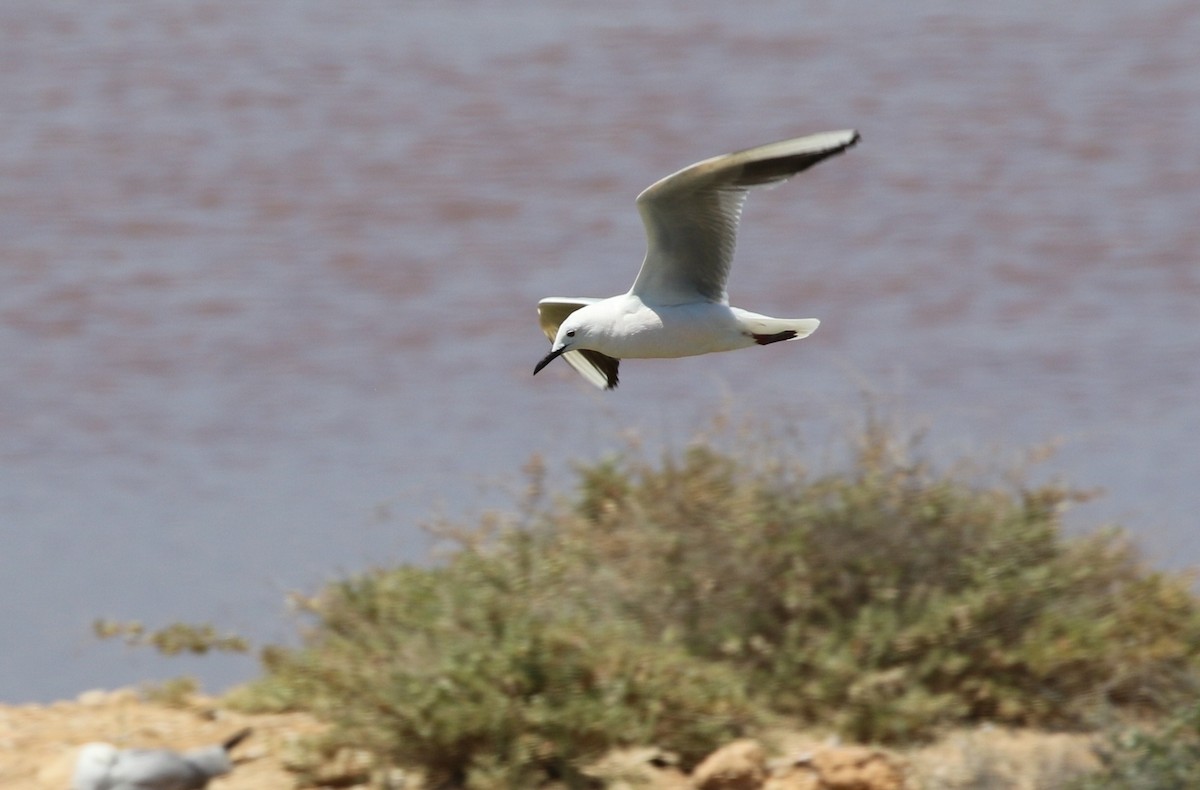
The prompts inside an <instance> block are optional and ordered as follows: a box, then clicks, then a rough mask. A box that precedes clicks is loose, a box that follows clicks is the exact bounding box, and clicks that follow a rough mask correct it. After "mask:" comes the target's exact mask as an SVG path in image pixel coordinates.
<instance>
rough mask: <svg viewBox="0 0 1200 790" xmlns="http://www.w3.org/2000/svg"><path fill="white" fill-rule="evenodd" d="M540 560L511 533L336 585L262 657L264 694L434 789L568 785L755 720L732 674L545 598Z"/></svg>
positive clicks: (708, 741)
mask: <svg viewBox="0 0 1200 790" xmlns="http://www.w3.org/2000/svg"><path fill="white" fill-rule="evenodd" d="M549 559H551V558H546V557H542V556H539V555H535V554H533V553H531V552H530V551H529V546H528V541H526V540H523V539H522V538H521V537H520V536H519V535H512V536H510V537H509V539H507V540H506V541H505V542H504V544H503V545H502V546H499V547H496V548H495V549H494V550H492V551H490V552H487V553H485V552H482V551H478V550H473V549H464V550H463V551H462V552H461V553H460V554H458V555H457V556H455V557H454V558H453V559H452V560H451V561H450V562H449V563H448V564H447V565H446V566H444V567H441V568H437V569H422V568H397V569H394V570H389V571H377V572H373V573H368V574H364V575H362V576H359V577H357V578H354V579H351V580H348V581H344V582H341V583H338V584H335V585H333V586H332V587H330V588H329V589H327V590H326V591H325V592H324V593H323V594H322V595H321V596H320V597H319V598H318V599H317V600H315V601H313V602H311V605H310V609H309V610H310V612H311V614H312V615H313V616H315V618H316V625H315V627H314V629H313V631H312V632H311V634H310V635H309V637H308V639H307V645H306V647H305V649H304V650H301V651H298V652H287V651H275V652H274V654H273V657H272V658H271V660H270V661H269V663H268V669H269V670H270V674H271V677H270V678H269V679H268V681H267V683H266V684H265V693H266V694H268V695H272V694H274V695H275V697H274V698H275V699H276V700H277V701H278V700H279V699H280V697H279V696H278V689H279V688H280V687H284V688H288V689H290V690H291V693H290V695H289V700H288V701H290V702H292V703H293V704H296V705H299V706H302V707H306V708H308V709H311V710H312V711H314V712H315V713H317V714H318V715H320V716H322V717H324V718H326V719H327V720H328V721H331V722H332V723H333V724H334V725H335V728H336V730H335V732H334V734H333V736H332V737H333V740H334V741H335V742H336V743H337V744H341V745H354V746H356V747H357V748H366V749H368V750H370V751H372V752H373V753H374V754H375V755H376V756H377V757H379V758H380V759H381V760H382V761H384V762H385V763H393V764H398V765H419V766H421V767H422V768H424V769H425V771H426V772H427V774H428V775H429V777H430V778H431V780H432V781H433V782H434V783H435V786H436V783H442V782H444V783H449V784H452V785H455V786H458V785H463V784H465V785H467V786H470V787H481V788H482V787H534V786H537V784H538V783H539V782H541V781H543V780H546V779H550V778H555V779H561V780H563V781H566V782H567V783H568V784H572V785H575V784H580V783H582V782H583V778H582V775H581V774H580V773H579V766H580V765H581V764H582V763H583V762H586V760H587V759H588V758H593V757H596V756H598V755H599V754H601V753H603V752H604V751H606V750H608V749H609V748H611V747H614V746H618V745H628V744H634V743H658V744H661V745H663V746H664V747H665V748H668V749H671V750H674V751H676V752H678V753H680V754H681V755H682V756H683V757H684V759H687V760H691V761H696V760H699V759H700V758H701V757H702V756H703V755H704V754H706V753H707V752H708V751H710V750H711V749H712V748H713V747H714V746H715V745H717V744H719V743H720V742H722V741H723V740H725V739H728V738H730V737H733V736H735V735H737V734H739V733H741V732H743V731H744V730H745V729H746V727H747V726H748V725H749V724H750V723H751V722H752V721H753V720H754V716H753V714H752V712H751V711H752V709H751V708H750V706H749V704H748V702H747V699H746V696H745V693H744V691H743V682H742V681H741V680H740V679H739V678H738V677H737V676H736V675H735V674H734V672H733V671H732V670H731V669H729V668H727V667H723V666H720V665H715V664H709V663H706V662H703V661H700V660H698V659H695V658H693V657H690V656H688V655H687V654H685V653H684V652H683V651H682V650H680V649H678V648H673V647H670V646H668V645H664V644H659V643H657V642H655V641H653V640H646V639H645V638H644V635H643V634H642V632H641V631H640V629H639V628H638V627H637V626H636V624H634V623H630V622H627V621H622V620H620V619H619V618H615V617H611V616H609V615H608V614H607V613H606V612H605V611H604V609H605V602H604V601H603V600H595V601H588V600H584V599H576V598H573V597H571V596H566V595H559V594H558V590H557V585H556V583H555V582H554V581H553V579H552V578H551V577H553V575H554V574H555V568H554V567H553V563H552V562H547V560H549ZM272 687H274V689H275V690H274V691H272V690H271V689H272Z"/></svg>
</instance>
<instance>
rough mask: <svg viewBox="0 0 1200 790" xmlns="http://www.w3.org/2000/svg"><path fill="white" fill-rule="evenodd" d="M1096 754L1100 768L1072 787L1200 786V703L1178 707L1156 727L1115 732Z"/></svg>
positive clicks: (1155, 789) (1150, 789)
mask: <svg viewBox="0 0 1200 790" xmlns="http://www.w3.org/2000/svg"><path fill="white" fill-rule="evenodd" d="M1100 757H1101V759H1102V760H1103V762H1104V770H1103V771H1101V772H1099V773H1097V774H1094V775H1092V776H1089V777H1086V778H1085V779H1083V780H1082V781H1080V782H1078V783H1077V784H1075V785H1073V786H1072V787H1073V788H1075V790H1127V788H1131V787H1133V788H1138V790H1180V788H1184V787H1200V703H1193V704H1191V705H1190V706H1187V707H1184V708H1182V709H1181V710H1179V711H1178V712H1177V713H1175V714H1174V715H1172V716H1170V717H1168V718H1167V719H1166V721H1164V722H1161V723H1160V724H1159V725H1157V726H1141V727H1135V728H1132V729H1129V730H1125V731H1119V732H1117V733H1115V734H1114V735H1112V736H1111V737H1110V739H1109V743H1108V744H1107V746H1106V747H1104V748H1102V749H1101V750H1100Z"/></svg>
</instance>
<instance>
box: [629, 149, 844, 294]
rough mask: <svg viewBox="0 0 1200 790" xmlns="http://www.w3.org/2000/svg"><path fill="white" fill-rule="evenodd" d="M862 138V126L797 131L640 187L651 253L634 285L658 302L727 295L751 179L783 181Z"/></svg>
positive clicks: (640, 207) (752, 184)
mask: <svg viewBox="0 0 1200 790" xmlns="http://www.w3.org/2000/svg"><path fill="white" fill-rule="evenodd" d="M857 142H858V132H856V131H853V130H851V129H847V130H845V131H840V132H824V133H822V134H814V135H809V136H808V137H797V138H795V139H792V140H784V141H782V142H778V143H769V144H767V145H760V146H758V147H756V148H748V149H746V150H745V151H738V152H736V153H732V154H725V155H724V156H716V157H713V158H712V159H705V160H704V161H703V162H697V163H696V164H694V165H691V166H689V167H685V168H684V169H683V170H680V171H679V172H677V173H673V174H672V175H669V176H667V177H666V178H664V179H661V180H660V181H657V182H655V183H654V184H652V185H650V186H649V187H648V188H647V189H646V190H645V191H643V192H642V194H640V195H638V199H637V207H638V211H639V212H640V213H641V215H642V223H643V224H644V225H645V226H646V259H645V261H643V262H642V268H641V271H639V272H638V276H637V279H636V280H634V283H633V288H632V289H631V290H630V293H632V294H635V295H636V296H640V297H641V298H642V299H643V300H645V301H647V302H649V303H651V304H657V305H670V304H685V303H688V302H695V301H698V300H704V301H709V302H719V303H722V304H723V303H726V302H727V301H728V295H727V293H726V284H727V282H728V280H729V269H730V266H731V265H732V264H733V248H734V244H735V242H736V241H737V229H738V221H739V219H740V218H741V214H742V206H743V204H744V203H745V202H746V194H747V192H748V191H749V190H750V188H751V187H756V186H760V185H763V184H774V183H777V182H780V181H785V180H787V179H788V178H791V177H792V176H794V175H796V174H797V173H799V172H802V171H804V170H807V169H808V168H810V167H812V166H813V165H815V164H817V163H818V162H820V161H821V160H823V159H827V158H829V157H831V156H833V155H835V154H839V153H841V152H842V151H845V150H846V149H847V148H849V147H850V146H852V145H854V144H855V143H857Z"/></svg>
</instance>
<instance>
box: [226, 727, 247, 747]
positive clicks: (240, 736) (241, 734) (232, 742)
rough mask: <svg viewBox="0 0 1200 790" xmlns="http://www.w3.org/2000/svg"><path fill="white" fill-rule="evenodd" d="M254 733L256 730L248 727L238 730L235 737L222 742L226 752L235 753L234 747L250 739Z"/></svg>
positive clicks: (231, 736) (232, 736)
mask: <svg viewBox="0 0 1200 790" xmlns="http://www.w3.org/2000/svg"><path fill="white" fill-rule="evenodd" d="M252 732H254V730H253V729H252V728H250V727H246V728H245V729H243V730H238V731H237V732H235V733H234V734H233V735H230V736H229V737H228V738H226V739H225V740H224V741H222V742H221V746H222V748H224V749H225V751H226V752H230V751H233V749H234V747H236V746H237V745H238V744H239V743H241V742H242V741H244V740H246V739H247V738H249V737H250V734H251V733H252Z"/></svg>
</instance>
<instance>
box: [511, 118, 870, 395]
mask: <svg viewBox="0 0 1200 790" xmlns="http://www.w3.org/2000/svg"><path fill="white" fill-rule="evenodd" d="M857 142H858V133H857V132H855V131H853V130H845V131H839V132H825V133H822V134H815V135H809V136H807V137H798V138H795V139H791V140H784V141H781V142H778V143H769V144H767V145H761V146H758V147H756V148H749V149H747V150H745V151H738V152H736V153H732V154H726V155H724V156H717V157H713V158H712V159H705V160H704V161H702V162H697V163H696V164H694V165H691V166H689V167H686V168H684V169H683V170H680V171H679V172H677V173H674V174H672V175H669V176H667V177H666V178H664V179H662V180H660V181H658V182H656V183H654V184H652V185H651V186H650V187H648V188H647V189H646V190H645V191H643V192H642V194H640V195H639V196H638V199H637V206H638V211H639V212H640V213H641V216H642V222H643V224H644V225H645V227H646V241H647V244H646V257H645V260H643V262H642V268H641V270H640V271H639V272H638V276H637V279H636V280H634V283H633V287H632V288H630V290H629V292H628V293H624V294H620V295H618V296H613V297H609V298H607V299H596V298H591V297H558V296H554V297H548V298H546V299H542V300H541V301H540V302H538V318H539V322H540V324H541V327H542V331H543V332H545V334H546V336H547V337H548V338H550V340H551V346H550V353H548V354H547V355H546V356H545V357H544V358H543V359H542V360H541V361H540V362H539V363H538V364H537V366H536V367H535V368H534V370H533V372H534V374H535V375H536V374H537V373H538V371H540V370H541V369H542V368H544V367H545V366H546V365H548V364H550V362H552V361H553V360H554V359H555V358H557V357H559V356H562V357H563V358H564V359H565V360H566V361H567V362H568V363H569V364H570V365H571V367H573V368H575V370H577V371H578V372H579V373H580V374H581V375H583V377H584V378H585V379H587V380H588V381H590V382H591V383H592V384H595V385H596V386H598V387H601V388H603V389H612V388H614V387H616V386H617V381H618V378H617V373H618V368H619V363H620V360H622V359H626V358H637V359H653V358H664V357H686V356H693V355H696V354H711V353H713V352H717V351H733V350H735V349H739V348H749V347H750V346H754V345H769V344H771V343H777V342H780V341H785V340H796V339H798V338H802V337H807V336H808V335H810V334H812V333H813V332H814V331H815V330H816V328H817V326H818V325H819V324H820V321H818V320H817V319H815V318H772V317H770V316H765V315H760V314H758V313H752V312H750V311H749V310H742V309H741V308H738V307H732V306H730V304H729V297H728V293H727V290H726V285H727V282H728V279H729V270H730V267H731V266H732V263H733V251H734V245H735V242H736V240H737V229H738V222H739V220H740V218H741V213H742V206H743V205H744V203H745V200H746V195H747V193H748V191H749V190H750V189H751V188H752V187H756V186H763V185H767V184H775V183H778V182H781V181H785V180H787V179H788V178H791V177H792V176H794V175H795V174H797V173H799V172H801V171H803V170H806V169H808V168H809V167H812V166H813V165H815V164H817V163H818V162H820V161H822V160H823V159H827V158H828V157H830V156H834V155H835V154H839V153H841V152H842V151H844V150H846V149H847V148H849V147H850V146H852V145H854V144H855V143H857Z"/></svg>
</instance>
